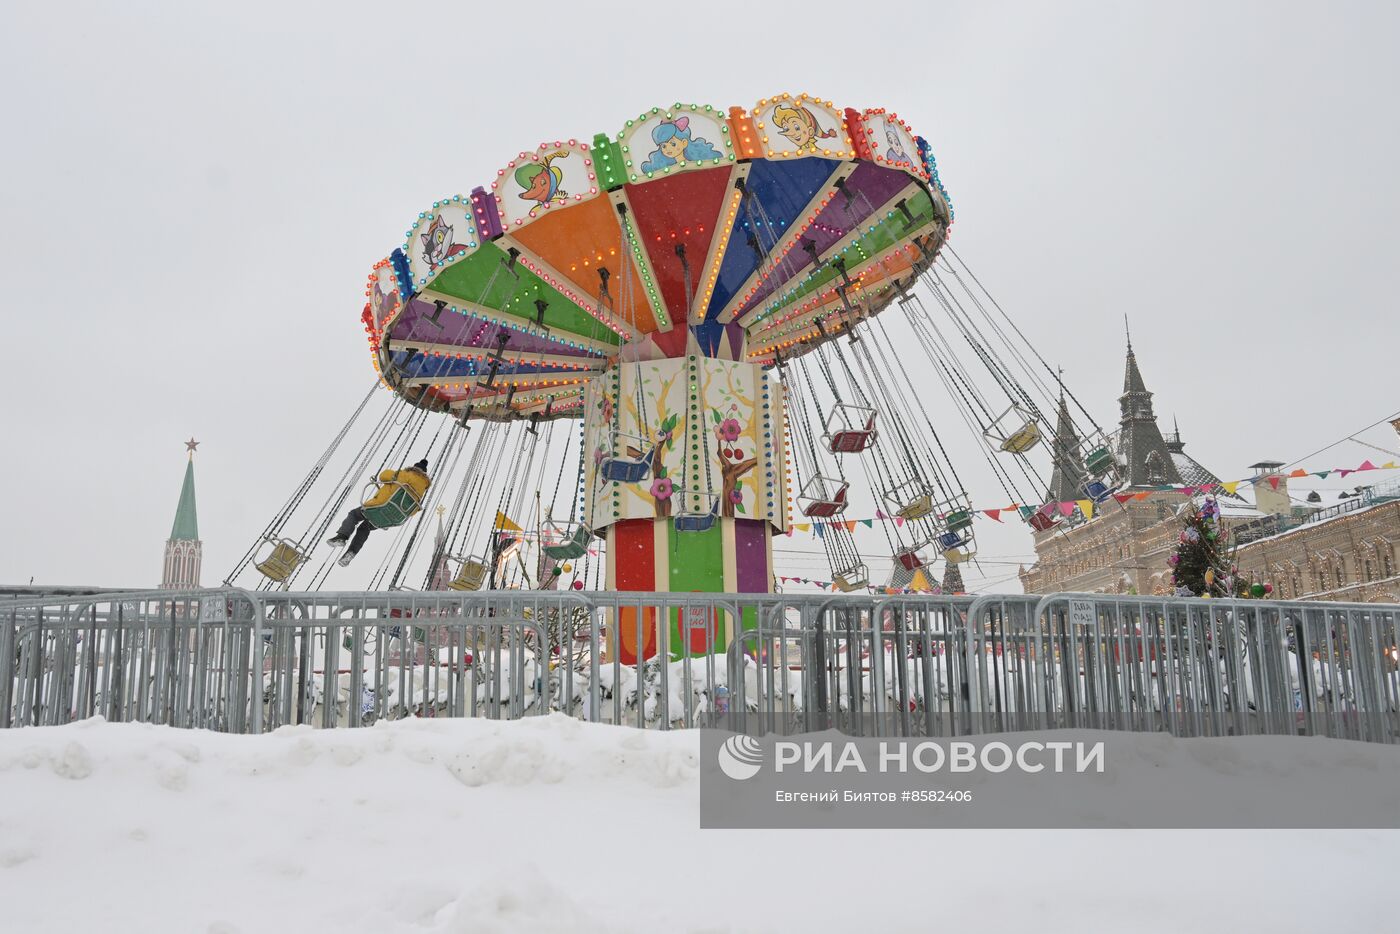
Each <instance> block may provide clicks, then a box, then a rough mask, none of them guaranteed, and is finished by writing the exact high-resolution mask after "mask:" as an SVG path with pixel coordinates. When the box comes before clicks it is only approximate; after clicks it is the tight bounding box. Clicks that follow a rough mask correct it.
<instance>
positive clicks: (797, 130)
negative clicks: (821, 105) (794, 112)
mask: <svg viewBox="0 0 1400 934" xmlns="http://www.w3.org/2000/svg"><path fill="white" fill-rule="evenodd" d="M778 133H779V134H781V135H782V136H785V137H787V138H788V139H789V140H790V141H791V142H792V144H793V145H794V146H796V147H797V148H798V149H801V148H802V147H803V146H806V145H807V144H808V143H810V142H811V141H812V128H811V127H809V126H807V123H806V121H804V120H803V119H802V118H801V117H798V116H792V117H787V118H786V119H784V120H781V121H779V122H778Z"/></svg>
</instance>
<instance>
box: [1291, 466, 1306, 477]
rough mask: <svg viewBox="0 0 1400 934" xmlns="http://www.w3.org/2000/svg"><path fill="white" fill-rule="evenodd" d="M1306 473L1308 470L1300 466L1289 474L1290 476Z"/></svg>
mask: <svg viewBox="0 0 1400 934" xmlns="http://www.w3.org/2000/svg"><path fill="white" fill-rule="evenodd" d="M1307 475H1308V472H1307V471H1306V470H1304V469H1303V468H1301V467H1299V468H1298V469H1297V470H1295V471H1293V472H1292V473H1291V474H1289V476H1290V477H1306V476H1307Z"/></svg>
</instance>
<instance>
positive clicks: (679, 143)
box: [657, 136, 685, 162]
mask: <svg viewBox="0 0 1400 934" xmlns="http://www.w3.org/2000/svg"><path fill="white" fill-rule="evenodd" d="M657 148H658V149H660V150H661V154H662V155H664V156H667V157H669V158H671V159H675V160H676V161H677V162H679V161H680V160H681V159H683V158H684V157H685V140H683V139H681V138H680V137H679V136H673V137H671V138H670V139H668V140H666V142H664V143H662V144H661V145H660V146H659V147H657Z"/></svg>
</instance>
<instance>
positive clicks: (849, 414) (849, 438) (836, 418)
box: [823, 403, 879, 454]
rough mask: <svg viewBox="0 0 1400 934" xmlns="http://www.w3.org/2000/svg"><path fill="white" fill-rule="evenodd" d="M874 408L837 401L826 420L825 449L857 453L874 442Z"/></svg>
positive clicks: (833, 451) (834, 452) (841, 452)
mask: <svg viewBox="0 0 1400 934" xmlns="http://www.w3.org/2000/svg"><path fill="white" fill-rule="evenodd" d="M875 414H876V413H875V410H874V409H872V408H869V407H867V406H860V405H846V404H844V403H837V404H836V405H835V406H833V407H832V409H831V415H830V416H828V417H827V420H826V434H825V435H824V436H823V437H825V438H826V446H827V449H828V450H830V451H831V453H833V454H859V453H860V452H861V451H864V450H865V449H866V448H868V447H870V446H871V445H872V444H874V443H875V439H876V438H878V437H879V433H878V432H877V431H876V430H875Z"/></svg>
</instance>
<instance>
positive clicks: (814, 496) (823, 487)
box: [797, 477, 850, 519]
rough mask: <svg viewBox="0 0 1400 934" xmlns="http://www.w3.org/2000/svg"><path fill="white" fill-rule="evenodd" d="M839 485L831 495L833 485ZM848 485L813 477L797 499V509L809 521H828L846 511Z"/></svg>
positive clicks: (842, 482) (842, 481) (843, 482)
mask: <svg viewBox="0 0 1400 934" xmlns="http://www.w3.org/2000/svg"><path fill="white" fill-rule="evenodd" d="M837 483H839V486H836V487H835V492H834V493H832V492H830V490H831V489H832V485H833V484H837ZM848 489H850V484H849V483H846V482H845V481H844V480H841V481H833V480H829V479H827V478H826V477H813V478H812V479H811V480H810V481H808V483H807V485H806V486H805V487H803V489H802V493H801V494H800V495H799V496H798V497H797V508H798V509H800V510H801V511H802V515H804V516H806V517H807V518H809V519H829V518H831V517H832V516H839V515H840V514H841V513H843V512H845V511H846V505H847V503H846V491H847V490H848Z"/></svg>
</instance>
